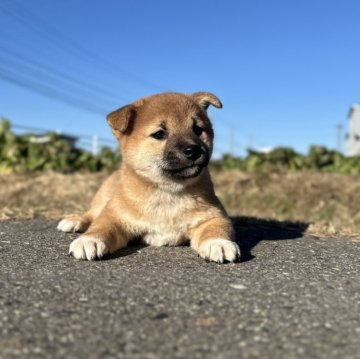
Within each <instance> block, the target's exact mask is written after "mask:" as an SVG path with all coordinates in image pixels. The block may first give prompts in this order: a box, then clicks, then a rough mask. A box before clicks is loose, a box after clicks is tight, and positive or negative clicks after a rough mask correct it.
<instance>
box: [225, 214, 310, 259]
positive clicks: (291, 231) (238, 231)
mask: <svg viewBox="0 0 360 359" xmlns="http://www.w3.org/2000/svg"><path fill="white" fill-rule="evenodd" d="M231 220H232V223H233V226H234V230H235V240H236V243H237V244H238V245H239V247H240V252H241V257H240V261H241V262H247V261H249V260H252V259H253V258H255V256H254V255H253V254H252V253H251V251H252V250H253V248H254V247H255V246H256V245H257V244H258V243H259V242H261V241H279V240H285V239H287V240H289V239H301V238H302V237H303V235H304V233H305V231H306V229H307V228H308V226H309V223H304V222H281V221H275V220H266V219H261V218H255V217H231Z"/></svg>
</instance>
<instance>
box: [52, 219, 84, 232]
mask: <svg viewBox="0 0 360 359" xmlns="http://www.w3.org/2000/svg"><path fill="white" fill-rule="evenodd" d="M87 227H88V223H87V222H86V221H84V220H82V218H81V217H70V218H64V219H63V220H61V221H60V222H59V224H58V226H57V229H58V231H62V232H84V231H85V230H86V229H87Z"/></svg>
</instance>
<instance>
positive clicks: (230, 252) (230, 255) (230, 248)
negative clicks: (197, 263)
mask: <svg viewBox="0 0 360 359" xmlns="http://www.w3.org/2000/svg"><path fill="white" fill-rule="evenodd" d="M198 253H199V255H200V257H202V258H205V259H208V260H210V261H213V262H217V263H224V262H225V261H227V262H235V261H236V260H237V259H239V258H240V249H239V246H238V245H237V244H236V243H235V242H232V241H230V240H229V239H223V238H213V239H208V240H206V241H204V242H202V243H201V245H200V247H199V249H198Z"/></svg>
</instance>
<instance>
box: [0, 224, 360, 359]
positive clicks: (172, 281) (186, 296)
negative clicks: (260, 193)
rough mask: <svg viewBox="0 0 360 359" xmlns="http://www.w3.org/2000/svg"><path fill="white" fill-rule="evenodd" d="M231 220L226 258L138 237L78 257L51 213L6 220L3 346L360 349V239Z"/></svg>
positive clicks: (186, 351) (90, 353)
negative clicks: (108, 252)
mask: <svg viewBox="0 0 360 359" xmlns="http://www.w3.org/2000/svg"><path fill="white" fill-rule="evenodd" d="M234 222H235V224H236V228H237V230H236V231H237V240H238V242H239V244H240V246H241V250H242V261H241V262H240V263H236V264H225V265H218V264H215V263H207V262H205V261H203V260H202V259H201V258H198V257H197V255H196V254H195V253H194V252H193V251H192V250H191V249H190V248H189V247H177V248H151V247H143V246H141V245H134V246H131V247H129V248H128V249H126V250H123V251H121V252H119V253H118V254H116V255H114V256H113V257H112V258H110V259H108V260H105V261H96V262H85V261H77V260H74V259H73V258H70V257H68V256H67V252H68V246H69V243H70V241H71V240H72V239H74V238H75V237H76V235H75V234H65V233H60V232H57V231H56V223H55V222H54V221H48V220H31V221H5V222H0V358H1V359H3V358H67V359H71V358H167V359H168V358H240V359H241V358H276V359H278V358H286V359H291V358H327V359H328V358H342V359H344V358H351V359H354V358H360V314H359V313H360V266H359V254H360V243H356V242H353V241H351V240H349V239H346V238H332V239H316V238H312V237H307V236H303V234H302V232H303V231H304V230H305V228H306V225H305V224H303V225H302V224H296V225H291V226H289V227H286V228H285V227H283V226H279V224H276V223H267V222H264V221H254V220H251V219H246V218H237V219H234Z"/></svg>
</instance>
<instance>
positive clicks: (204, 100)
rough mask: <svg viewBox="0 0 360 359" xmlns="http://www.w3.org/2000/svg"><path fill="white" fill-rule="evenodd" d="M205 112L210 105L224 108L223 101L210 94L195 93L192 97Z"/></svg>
mask: <svg viewBox="0 0 360 359" xmlns="http://www.w3.org/2000/svg"><path fill="white" fill-rule="evenodd" d="M190 96H191V97H192V98H193V99H194V100H195V101H196V102H197V103H198V104H199V105H200V106H201V107H202V108H203V109H204V110H205V111H206V110H207V109H208V107H209V106H210V105H213V106H214V107H216V108H222V103H221V101H220V100H219V99H218V98H217V97H216V96H215V95H214V94H212V93H210V92H195V93H193V94H192V95H190Z"/></svg>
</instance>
